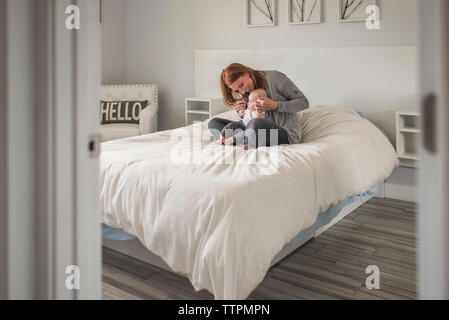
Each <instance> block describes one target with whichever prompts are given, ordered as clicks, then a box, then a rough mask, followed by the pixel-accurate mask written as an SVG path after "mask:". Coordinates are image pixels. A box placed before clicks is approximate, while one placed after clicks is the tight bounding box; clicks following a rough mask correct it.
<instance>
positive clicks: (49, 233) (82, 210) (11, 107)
mask: <svg viewBox="0 0 449 320" xmlns="http://www.w3.org/2000/svg"><path fill="white" fill-rule="evenodd" d="M73 5H75V7H73ZM70 6H72V7H70ZM70 8H72V10H70ZM74 9H76V10H74ZM78 9H79V11H78ZM77 12H79V15H80V16H79V17H80V28H79V29H70V28H67V24H66V22H67V18H69V16H70V15H71V14H74V13H75V14H76V13H77ZM69 25H70V24H69ZM100 40H101V39H100V25H99V0H96V1H94V0H76V1H73V0H42V1H35V0H0V110H1V113H2V120H1V121H0V122H1V127H0V133H1V135H0V147H1V150H2V152H0V178H1V179H0V203H1V205H0V208H1V210H0V299H36V298H37V299H101V229H100V220H99V212H98V210H99V206H98V202H99V194H98V173H99V170H98V154H97V152H96V151H97V150H98V147H99V146H98V140H99V139H98V138H97V136H96V132H97V131H98V124H99V113H98V108H99V99H98V94H99V88H100V58H99V57H100V52H99V48H100ZM4 115H6V117H3V116H4Z"/></svg>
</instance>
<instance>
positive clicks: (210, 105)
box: [185, 98, 231, 126]
mask: <svg viewBox="0 0 449 320" xmlns="http://www.w3.org/2000/svg"><path fill="white" fill-rule="evenodd" d="M229 110H231V109H230V108H228V107H227V106H226V105H225V104H224V102H223V99H222V98H187V99H186V110H185V112H186V114H185V120H186V126H188V125H191V124H193V123H195V122H201V121H204V120H207V119H208V118H210V117H213V116H216V115H217V114H219V113H222V112H225V111H229Z"/></svg>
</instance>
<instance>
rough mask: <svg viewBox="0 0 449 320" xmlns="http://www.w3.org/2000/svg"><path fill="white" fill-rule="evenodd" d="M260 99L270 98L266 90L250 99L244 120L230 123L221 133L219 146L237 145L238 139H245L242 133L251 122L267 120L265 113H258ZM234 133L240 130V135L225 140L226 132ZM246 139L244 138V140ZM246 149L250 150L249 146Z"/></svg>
mask: <svg viewBox="0 0 449 320" xmlns="http://www.w3.org/2000/svg"><path fill="white" fill-rule="evenodd" d="M259 98H268V94H267V92H266V91H265V90H264V89H256V90H254V91H253V92H251V94H250V95H249V97H248V108H246V110H245V114H244V116H243V119H242V120H241V121H238V122H230V123H228V124H227V125H226V126H225V127H224V128H223V130H222V132H221V137H220V139H219V140H217V142H216V143H217V144H220V145H221V144H225V145H231V144H234V145H235V144H236V142H237V141H238V140H239V139H238V138H243V137H244V133H243V132H242V131H244V130H246V127H247V126H248V124H249V123H250V121H251V120H254V119H257V118H262V119H265V112H257V110H256V101H257V99H259ZM240 116H241V115H240ZM228 130H229V131H231V132H232V131H234V132H235V130H240V131H241V132H240V133H237V134H236V135H234V136H233V137H230V138H225V132H226V131H228ZM243 139H244V138H243ZM244 147H245V149H248V146H247V145H246V143H245V145H244Z"/></svg>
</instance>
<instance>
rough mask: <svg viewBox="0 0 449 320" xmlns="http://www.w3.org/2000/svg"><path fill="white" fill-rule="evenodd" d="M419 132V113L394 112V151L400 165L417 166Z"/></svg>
mask: <svg viewBox="0 0 449 320" xmlns="http://www.w3.org/2000/svg"><path fill="white" fill-rule="evenodd" d="M420 133H421V129H420V114H419V113H418V112H413V111H398V112H396V153H397V154H398V158H399V165H400V166H402V167H409V168H417V167H418V161H419V155H418V147H417V146H418V141H419V140H418V139H419V135H420Z"/></svg>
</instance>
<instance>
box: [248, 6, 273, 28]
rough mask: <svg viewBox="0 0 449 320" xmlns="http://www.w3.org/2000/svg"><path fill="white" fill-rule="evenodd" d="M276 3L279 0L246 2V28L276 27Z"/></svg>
mask: <svg viewBox="0 0 449 320" xmlns="http://www.w3.org/2000/svg"><path fill="white" fill-rule="evenodd" d="M276 2H277V0H246V26H248V27H269V26H274V25H276V5H277V3H276Z"/></svg>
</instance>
